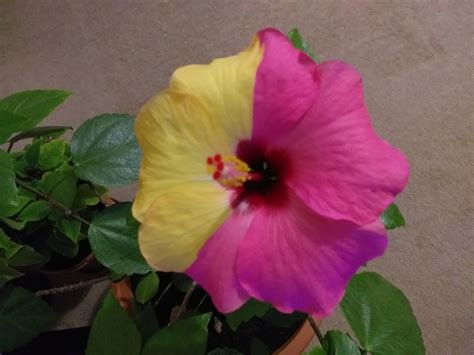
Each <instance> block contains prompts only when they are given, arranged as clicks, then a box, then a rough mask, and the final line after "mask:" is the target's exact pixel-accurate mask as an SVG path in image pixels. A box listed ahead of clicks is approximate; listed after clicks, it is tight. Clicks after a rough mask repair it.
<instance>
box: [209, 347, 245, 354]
mask: <svg viewBox="0 0 474 355" xmlns="http://www.w3.org/2000/svg"><path fill="white" fill-rule="evenodd" d="M207 355H244V354H242V353H240V352H238V351H237V350H235V349H231V348H218V349H214V350H212V351H211V352H208V353H207Z"/></svg>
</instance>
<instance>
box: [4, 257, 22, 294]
mask: <svg viewBox="0 0 474 355" xmlns="http://www.w3.org/2000/svg"><path fill="white" fill-rule="evenodd" d="M20 276H23V274H22V273H21V272H19V271H17V270H15V269H13V268H11V267H10V266H9V265H8V263H7V261H6V260H5V259H0V288H1V287H3V286H4V285H5V284H6V283H7V282H8V281H11V280H13V279H16V278H18V277H20Z"/></svg>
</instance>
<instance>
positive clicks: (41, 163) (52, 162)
mask: <svg viewBox="0 0 474 355" xmlns="http://www.w3.org/2000/svg"><path fill="white" fill-rule="evenodd" d="M66 149H67V144H66V142H64V141H60V140H53V141H51V142H47V143H44V144H43V145H41V147H40V153H39V158H38V167H39V168H40V169H41V170H51V169H54V168H56V167H57V166H59V165H60V164H61V163H62V162H63V161H64V160H65V158H66Z"/></svg>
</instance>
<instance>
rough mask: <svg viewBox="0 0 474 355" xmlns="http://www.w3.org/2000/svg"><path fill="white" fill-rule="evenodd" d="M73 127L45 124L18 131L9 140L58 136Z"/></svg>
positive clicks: (12, 141) (13, 141) (11, 141)
mask: <svg viewBox="0 0 474 355" xmlns="http://www.w3.org/2000/svg"><path fill="white" fill-rule="evenodd" d="M69 129H72V127H67V126H43V127H35V128H31V129H28V130H26V131H23V132H21V133H18V134H17V135H15V136H13V137H12V138H10V139H9V140H8V142H10V143H15V142H18V141H19V140H22V139H27V138H37V137H44V136H47V137H50V138H57V137H60V136H61V135H63V134H64V133H65V132H66V131H67V130H69Z"/></svg>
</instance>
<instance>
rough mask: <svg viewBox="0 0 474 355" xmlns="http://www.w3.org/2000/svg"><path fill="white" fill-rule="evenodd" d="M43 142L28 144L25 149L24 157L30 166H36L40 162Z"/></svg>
mask: <svg viewBox="0 0 474 355" xmlns="http://www.w3.org/2000/svg"><path fill="white" fill-rule="evenodd" d="M40 149H41V142H34V143H33V144H30V145H29V146H27V148H26V150H25V155H24V159H25V161H26V162H27V163H28V165H29V166H30V167H35V166H36V164H38V160H39V156H40Z"/></svg>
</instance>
